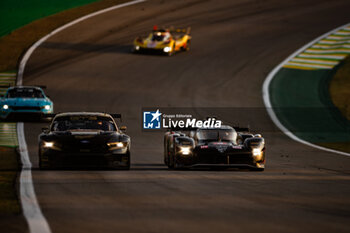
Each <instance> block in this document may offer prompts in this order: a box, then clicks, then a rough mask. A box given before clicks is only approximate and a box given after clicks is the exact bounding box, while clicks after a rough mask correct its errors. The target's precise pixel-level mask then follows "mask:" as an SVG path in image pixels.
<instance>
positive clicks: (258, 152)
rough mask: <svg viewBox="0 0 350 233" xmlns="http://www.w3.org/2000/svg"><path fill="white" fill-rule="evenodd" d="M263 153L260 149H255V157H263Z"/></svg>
mask: <svg viewBox="0 0 350 233" xmlns="http://www.w3.org/2000/svg"><path fill="white" fill-rule="evenodd" d="M261 153H262V151H261V150H260V149H258V148H255V149H253V155H254V156H259V155H261Z"/></svg>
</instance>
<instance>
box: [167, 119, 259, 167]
mask: <svg viewBox="0 0 350 233" xmlns="http://www.w3.org/2000/svg"><path fill="white" fill-rule="evenodd" d="M236 129H237V131H238V132H237V131H236V130H235V128H233V127H230V126H221V127H220V128H197V129H190V130H181V131H176V130H171V131H169V132H166V133H165V136H164V162H165V164H166V165H167V166H168V167H169V168H193V167H207V168H212V167H227V168H229V167H246V168H250V169H252V170H260V171H263V170H264V168H265V140H264V138H263V137H262V136H261V135H260V134H256V135H253V134H252V133H250V132H249V129H244V128H238V127H236Z"/></svg>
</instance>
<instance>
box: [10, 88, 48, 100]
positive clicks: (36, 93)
mask: <svg viewBox="0 0 350 233" xmlns="http://www.w3.org/2000/svg"><path fill="white" fill-rule="evenodd" d="M6 97H7V98H44V95H43V93H42V91H41V90H38V89H36V88H14V89H11V90H9V91H8V92H7V96H6Z"/></svg>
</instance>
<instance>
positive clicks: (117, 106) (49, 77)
mask: <svg viewBox="0 0 350 233" xmlns="http://www.w3.org/2000/svg"><path fill="white" fill-rule="evenodd" d="M349 9H350V1H348V0H338V1H328V0H318V1H315V0H305V1H302V0H295V1H279V0H266V1H265V0H236V1H229V0H215V1H214V0H212V1H210V0H178V1H171V0H154V1H147V2H145V3H141V4H137V5H134V6H129V7H126V8H122V9H118V10H114V11H111V12H108V13H105V14H102V15H99V16H96V17H93V18H91V19H88V20H86V21H83V22H81V23H79V24H76V25H75V26H72V27H70V28H68V29H66V30H64V31H62V32H60V33H58V34H57V35H55V36H53V37H51V38H50V39H49V40H47V41H46V42H45V43H43V44H42V45H41V46H40V47H39V48H38V49H37V50H36V51H35V52H34V53H33V55H32V56H31V58H30V59H29V61H28V64H27V67H26V70H25V73H24V84H26V85H46V86H47V90H46V92H47V94H48V95H49V96H50V97H51V98H52V100H53V101H54V103H55V110H56V111H57V112H63V111H106V112H113V113H122V114H123V118H124V121H123V124H125V125H126V126H127V127H128V131H127V133H128V134H129V135H130V136H131V137H132V166H131V170H130V171H100V170H86V171H84V170H83V171H82V170H58V171H40V170H39V169H38V155H37V150H38V148H37V144H38V143H37V137H38V135H39V133H40V132H41V128H42V127H43V125H45V124H40V123H26V124H25V134H26V140H27V144H28V148H29V151H30V159H31V161H32V163H33V166H34V170H33V179H34V187H35V191H36V194H37V198H38V200H39V204H40V206H41V208H42V211H43V214H44V215H45V217H46V218H47V220H48V222H49V224H50V226H51V229H52V231H53V232H66V233H67V232H84V233H86V232H123V233H125V232H128V233H132V232H140V233H146V232H147V233H148V232H152V233H153V232H154V233H156V232H160V233H164V232H174V233H178V232H186V233H187V232H201V233H206V232H210V233H212V232H318V233H319V232H327V233H329V232H349V231H350V224H349V217H350V199H349V196H350V182H349V181H350V176H349V173H350V169H349V167H350V158H349V157H345V156H341V155H337V154H332V153H328V152H324V151H320V150H317V149H314V148H311V147H308V146H305V145H302V144H299V143H297V142H295V141H292V140H291V139H289V138H288V137H287V136H285V135H284V134H283V133H282V132H280V131H278V130H277V129H276V128H275V127H274V126H273V124H272V122H271V120H270V118H269V116H268V115H267V113H266V111H265V109H264V104H263V101H262V93H261V89H262V84H263V81H264V79H265V77H266V76H267V74H268V73H269V72H270V71H271V70H272V69H273V68H274V67H275V66H276V65H277V64H278V63H280V62H281V61H282V60H283V59H284V58H285V57H287V56H288V55H289V54H291V53H292V52H294V51H295V50H297V49H298V48H299V47H301V46H302V45H304V44H306V43H307V42H309V41H311V40H312V39H314V38H316V37H318V36H319V35H321V34H323V33H325V32H327V31H330V30H331V29H333V28H335V27H338V26H340V25H342V24H345V23H348V22H349V21H350V14H349V11H348V10H349ZM154 24H158V25H164V26H171V25H173V26H175V27H187V26H191V27H192V36H193V40H192V47H191V51H189V52H186V53H179V54H176V55H175V56H173V57H166V56H155V55H135V54H132V53H130V48H131V47H130V45H131V43H132V41H133V39H134V38H135V37H136V36H138V35H145V34H147V33H148V32H149V31H150V30H151V29H152V27H153V25H154ZM142 107H189V108H191V109H193V108H201V107H221V110H223V111H222V114H221V117H222V118H224V119H225V120H226V121H227V122H228V123H232V124H233V123H237V122H240V123H241V124H242V125H245V124H248V123H249V124H250V126H251V128H252V129H253V130H255V131H257V132H260V133H262V134H263V136H264V137H265V139H266V142H267V168H266V170H265V171H264V172H250V171H246V170H243V171H236V170H233V171H206V170H204V171H203V170H200V171H173V170H168V169H167V167H165V166H164V165H163V157H162V156H163V154H162V153H163V149H162V140H163V138H162V133H161V132H159V133H147V132H142V130H141V109H142ZM225 108H228V109H230V111H227V112H226V113H225ZM232 111H236V114H235V115H234V117H233V113H232ZM208 114H210V113H208ZM203 115H205V113H203ZM232 118H234V119H232Z"/></svg>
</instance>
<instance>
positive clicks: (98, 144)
mask: <svg viewBox="0 0 350 233" xmlns="http://www.w3.org/2000/svg"><path fill="white" fill-rule="evenodd" d="M120 117H121V116H120V114H112V115H110V114H106V113H90V112H75V113H73V112H72V113H60V114H57V115H56V116H54V118H53V120H52V123H51V126H50V128H46V129H43V133H42V134H40V136H39V167H40V168H41V169H49V168H60V167H85V168H86V167H109V168H116V169H129V168H130V137H129V136H128V135H126V134H125V133H124V132H123V131H125V130H126V127H125V126H122V127H120V128H118V126H117V124H116V122H115V120H114V118H120Z"/></svg>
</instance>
